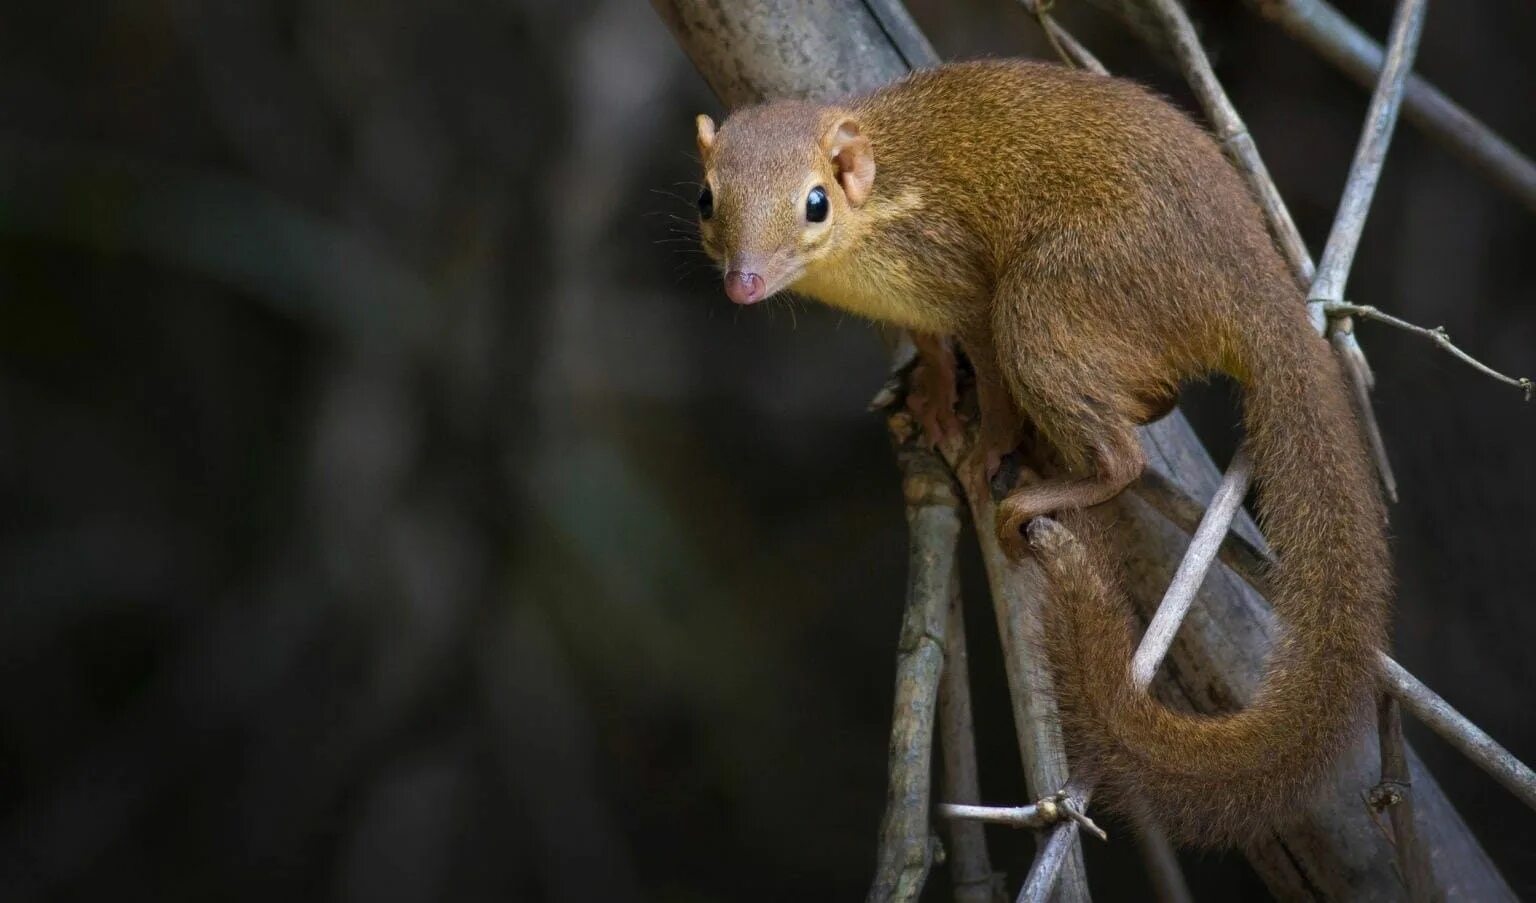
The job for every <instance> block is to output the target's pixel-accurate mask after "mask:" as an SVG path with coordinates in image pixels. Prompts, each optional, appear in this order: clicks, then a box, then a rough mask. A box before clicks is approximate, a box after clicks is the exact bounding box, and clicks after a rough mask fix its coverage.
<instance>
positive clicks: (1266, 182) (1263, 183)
mask: <svg viewBox="0 0 1536 903" xmlns="http://www.w3.org/2000/svg"><path fill="white" fill-rule="evenodd" d="M1146 3H1147V6H1148V7H1149V8H1150V9H1151V10H1152V12H1153V14H1154V15H1156V16H1157V18H1158V20H1159V21H1160V22H1161V23H1162V26H1163V29H1164V31H1166V32H1167V33H1168V37H1169V45H1170V47H1171V48H1172V50H1173V53H1174V56H1175V57H1176V58H1177V59H1178V61H1179V66H1180V67H1181V68H1182V69H1183V70H1184V80H1185V81H1187V82H1188V83H1189V86H1190V88H1192V89H1193V90H1194V92H1195V97H1196V98H1197V99H1198V100H1199V101H1200V108H1201V109H1202V110H1204V111H1205V116H1206V119H1208V120H1210V124H1211V128H1212V129H1213V130H1214V131H1215V133H1216V137H1217V139H1218V140H1219V141H1221V143H1222V146H1223V147H1224V148H1226V151H1227V155H1228V156H1229V157H1231V158H1232V162H1233V163H1234V164H1236V166H1237V168H1238V171H1239V172H1241V173H1242V174H1243V176H1244V178H1246V179H1247V180H1248V184H1249V186H1250V187H1251V188H1252V189H1253V191H1254V193H1255V194H1256V195H1257V196H1258V199H1259V206H1260V207H1262V208H1263V209H1264V215H1265V216H1267V217H1268V218H1269V224H1270V229H1271V231H1272V232H1273V233H1274V236H1275V239H1276V241H1277V242H1279V245H1280V250H1281V251H1282V252H1283V253H1284V254H1285V259H1286V261H1287V262H1288V263H1290V265H1291V271H1292V272H1294V273H1295V274H1296V277H1297V278H1298V279H1299V280H1301V281H1302V282H1307V283H1310V282H1311V281H1312V256H1311V255H1310V254H1308V253H1307V246H1306V244H1305V243H1304V242H1302V240H1301V233H1300V232H1299V231H1297V229H1296V222H1295V220H1293V219H1291V211H1290V210H1289V209H1288V208H1287V207H1286V206H1285V202H1284V201H1282V200H1281V199H1280V190H1279V189H1278V188H1276V187H1275V182H1274V180H1273V179H1271V178H1270V177H1269V170H1268V169H1267V168H1266V167H1265V166H1264V160H1263V159H1262V158H1260V157H1259V149H1258V146H1257V145H1255V144H1254V143H1253V136H1252V135H1250V134H1249V133H1248V126H1247V125H1246V124H1244V123H1243V120H1242V117H1240V116H1238V115H1237V108H1236V107H1234V106H1233V105H1232V101H1231V100H1229V99H1228V98H1227V92H1226V91H1223V90H1222V87H1221V82H1219V81H1217V80H1216V73H1215V71H1214V70H1212V69H1211V61H1210V59H1209V58H1208V57H1207V56H1206V55H1205V50H1204V49H1203V48H1202V47H1201V46H1200V38H1199V36H1198V35H1196V34H1195V27H1194V25H1193V24H1192V23H1191V22H1190V21H1189V16H1188V15H1186V14H1185V12H1184V8H1183V7H1182V6H1180V5H1179V4H1178V3H1177V2H1176V0H1146Z"/></svg>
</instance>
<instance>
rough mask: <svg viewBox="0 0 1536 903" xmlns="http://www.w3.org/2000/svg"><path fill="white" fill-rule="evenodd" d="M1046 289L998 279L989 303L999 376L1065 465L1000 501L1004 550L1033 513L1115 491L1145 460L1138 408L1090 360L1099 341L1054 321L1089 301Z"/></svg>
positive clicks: (1075, 505)
mask: <svg viewBox="0 0 1536 903" xmlns="http://www.w3.org/2000/svg"><path fill="white" fill-rule="evenodd" d="M1054 289H1055V290H1054V291H1038V290H1032V287H1030V286H1028V285H1027V284H1023V283H1021V282H1020V281H1019V280H1017V279H1005V280H1003V281H1002V283H1001V284H1000V285H999V295H998V298H997V300H996V303H995V304H994V305H993V321H992V327H993V335H992V341H993V347H994V352H995V360H996V362H997V364H998V367H999V370H1000V372H1001V374H1002V377H1003V381H1004V383H1005V384H1006V385H1007V387H1008V389H1009V391H1010V392H1011V393H1012V395H1013V396H1014V398H1015V400H1016V402H1017V403H1018V405H1019V406H1020V407H1022V408H1023V410H1024V411H1025V412H1027V413H1028V415H1029V416H1030V418H1031V419H1032V420H1033V421H1034V422H1035V425H1036V426H1037V427H1038V428H1039V429H1040V432H1041V433H1043V434H1044V435H1045V437H1046V438H1047V439H1049V440H1050V441H1051V443H1052V444H1053V445H1055V446H1056V449H1057V450H1058V451H1059V452H1060V453H1061V456H1062V458H1063V459H1064V460H1065V462H1066V464H1067V469H1068V471H1069V474H1068V475H1066V476H1060V477H1054V478H1052V479H1049V480H1045V481H1043V482H1040V483H1036V484H1034V485H1031V486H1026V487H1024V488H1022V489H1019V490H1018V491H1016V492H1014V493H1012V494H1010V495H1009V496H1008V497H1007V498H1005V499H1004V500H1003V501H1001V502H1000V503H998V522H997V529H998V536H999V537H1000V538H1001V539H1002V541H1003V543H1004V544H1005V547H1007V548H1009V549H1011V550H1018V549H1019V548H1020V547H1021V545H1022V536H1021V530H1022V529H1023V528H1024V526H1025V525H1027V524H1028V523H1029V522H1030V521H1031V520H1033V519H1034V518H1036V517H1040V516H1042V515H1047V514H1055V513H1059V512H1064V511H1075V510H1079V509H1082V508H1089V507H1092V506H1094V505H1097V504H1099V503H1100V502H1104V501H1107V500H1109V499H1111V498H1114V497H1115V496H1116V495H1119V494H1120V492H1121V491H1122V490H1124V489H1125V487H1126V486H1128V485H1130V484H1131V483H1132V482H1134V481H1135V480H1136V479H1137V478H1138V477H1140V476H1141V471H1142V469H1143V468H1144V467H1145V466H1146V456H1145V454H1144V453H1143V451H1142V448H1141V440H1140V439H1139V438H1138V437H1137V435H1136V424H1137V422H1138V421H1139V420H1142V419H1145V418H1146V413H1147V412H1145V411H1143V410H1142V409H1143V408H1144V407H1146V405H1145V404H1144V403H1143V402H1141V401H1138V400H1136V398H1135V394H1134V393H1129V392H1123V391H1120V389H1121V386H1120V384H1119V383H1118V382H1117V377H1119V376H1120V375H1121V374H1119V373H1117V372H1116V370H1115V368H1114V366H1111V365H1108V362H1105V363H1100V362H1099V361H1098V360H1096V358H1099V357H1101V355H1102V352H1101V351H1100V349H1101V348H1102V347H1103V346H1102V345H1101V344H1100V343H1099V342H1097V341H1096V340H1095V337H1094V336H1093V335H1085V334H1083V329H1084V328H1085V326H1084V324H1083V322H1082V320H1081V319H1079V320H1077V321H1074V322H1058V321H1056V320H1055V319H1054V318H1057V317H1061V316H1064V312H1071V311H1076V312H1078V313H1080V312H1081V311H1083V310H1092V309H1093V308H1092V306H1091V303H1089V302H1087V301H1085V300H1084V299H1081V298H1077V299H1074V298H1071V297H1065V298H1064V297H1060V294H1061V286H1059V285H1057V286H1055V287H1054ZM1064 340H1065V341H1064ZM1126 364H1127V362H1120V364H1119V366H1121V367H1124V366H1126Z"/></svg>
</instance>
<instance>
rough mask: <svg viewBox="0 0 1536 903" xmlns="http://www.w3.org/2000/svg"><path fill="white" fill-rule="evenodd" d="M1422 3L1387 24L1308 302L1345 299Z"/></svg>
mask: <svg viewBox="0 0 1536 903" xmlns="http://www.w3.org/2000/svg"><path fill="white" fill-rule="evenodd" d="M1427 3H1428V0H1403V2H1401V3H1399V4H1398V7H1397V14H1396V15H1395V16H1394V17H1393V20H1392V38H1391V48H1390V50H1389V51H1388V53H1387V62H1386V65H1385V66H1384V67H1383V68H1382V70H1381V78H1380V80H1379V81H1377V83H1376V90H1375V91H1374V92H1373V93H1372V94H1371V105H1370V107H1368V108H1367V109H1366V111H1365V126H1364V127H1363V128H1362V129H1361V130H1360V143H1359V144H1358V145H1356V147H1355V159H1354V161H1353V162H1352V163H1350V166H1349V181H1347V182H1345V183H1344V196H1343V197H1341V198H1340V199H1339V211H1338V213H1336V214H1334V217H1333V228H1332V230H1330V231H1329V233H1328V243H1327V244H1326V245H1325V246H1324V247H1323V259H1322V260H1321V261H1319V262H1318V265H1317V275H1316V277H1315V278H1313V280H1312V291H1311V294H1310V296H1309V299H1308V303H1311V304H1322V303H1324V302H1328V301H1342V300H1343V299H1344V283H1345V281H1346V280H1347V279H1348V278H1349V269H1350V265H1351V264H1352V263H1354V260H1355V250H1356V249H1357V248H1358V247H1359V246H1360V233H1361V232H1363V231H1365V217H1366V214H1367V213H1369V212H1370V209H1371V199H1372V198H1374V197H1375V196H1376V183H1377V182H1378V181H1380V179H1381V167H1382V165H1383V164H1384V163H1385V162H1386V159H1387V146H1388V145H1389V144H1390V143H1391V141H1392V132H1393V130H1394V129H1395V128H1396V127H1397V111H1398V108H1399V107H1400V106H1401V104H1402V99H1403V85H1404V83H1406V82H1407V80H1408V73H1409V72H1410V71H1411V70H1412V69H1413V57H1414V54H1416V53H1417V52H1418V49H1419V35H1420V34H1421V33H1422V32H1423V30H1424V11H1425V7H1426V6H1427Z"/></svg>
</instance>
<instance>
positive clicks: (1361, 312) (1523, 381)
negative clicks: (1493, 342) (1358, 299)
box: [1323, 301, 1532, 401]
mask: <svg viewBox="0 0 1536 903" xmlns="http://www.w3.org/2000/svg"><path fill="white" fill-rule="evenodd" d="M1323 312H1324V313H1326V314H1328V315H1329V316H1351V317H1364V318H1365V319H1367V320H1376V321H1377V322H1379V323H1386V324H1387V325H1389V326H1396V327H1397V328H1398V329H1401V330H1404V331H1406V332H1411V333H1413V334H1414V335H1420V336H1423V337H1424V338H1426V339H1429V340H1430V341H1431V342H1434V343H1435V344H1436V345H1439V346H1440V347H1441V348H1442V349H1444V350H1445V351H1448V352H1450V354H1451V355H1452V356H1454V357H1455V358H1457V359H1458V360H1460V361H1462V362H1463V363H1465V364H1468V365H1470V366H1471V367H1472V368H1473V369H1475V370H1477V371H1478V372H1479V373H1482V374H1483V375H1485V376H1491V377H1493V378H1494V379H1496V380H1498V381H1499V382H1501V383H1504V384H1505V385H1509V386H1514V387H1515V388H1516V389H1519V390H1520V391H1521V392H1523V393H1525V400H1526V401H1530V400H1531V393H1532V383H1531V380H1530V379H1529V378H1528V377H1524V376H1506V375H1504V374H1503V373H1500V372H1499V371H1497V370H1495V369H1493V368H1492V367H1490V366H1488V365H1487V364H1485V363H1483V362H1482V361H1480V360H1478V359H1477V358H1475V357H1473V356H1472V355H1470V354H1468V353H1466V352H1465V351H1462V350H1461V349H1460V348H1457V347H1456V345H1455V344H1454V343H1452V342H1451V336H1450V334H1449V333H1447V332H1446V331H1445V327H1444V326H1436V327H1435V328H1433V329H1426V328H1425V327H1423V326H1418V325H1415V324H1413V323H1409V322H1408V321H1407V320H1402V319H1399V318H1397V317H1394V316H1392V315H1391V314H1389V313H1387V312H1385V311H1382V310H1380V309H1378V308H1375V307H1372V306H1371V305H1369V304H1350V303H1349V302H1347V301H1329V302H1326V303H1324V304H1323Z"/></svg>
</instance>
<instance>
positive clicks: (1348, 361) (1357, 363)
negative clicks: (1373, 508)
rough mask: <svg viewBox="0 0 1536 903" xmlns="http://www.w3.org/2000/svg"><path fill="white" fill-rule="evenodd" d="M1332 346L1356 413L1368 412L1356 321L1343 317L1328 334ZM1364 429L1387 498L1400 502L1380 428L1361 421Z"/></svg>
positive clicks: (1370, 421)
mask: <svg viewBox="0 0 1536 903" xmlns="http://www.w3.org/2000/svg"><path fill="white" fill-rule="evenodd" d="M1328 339H1329V341H1331V342H1332V343H1333V348H1334V351H1336V352H1338V355H1339V361H1340V362H1341V363H1343V365H1344V368H1345V369H1346V370H1347V371H1349V374H1348V375H1349V387H1350V388H1351V389H1352V390H1354V393H1355V410H1356V411H1365V410H1369V409H1370V406H1371V391H1370V385H1371V382H1372V380H1371V374H1370V372H1369V368H1368V367H1366V364H1365V356H1364V355H1362V354H1354V353H1352V352H1351V350H1350V346H1351V345H1352V344H1353V342H1354V339H1355V327H1354V322H1353V321H1352V320H1349V319H1348V318H1341V319H1340V320H1339V321H1338V322H1337V323H1336V324H1335V327H1334V329H1333V330H1332V331H1331V332H1330V333H1329V335H1328ZM1359 420H1360V423H1361V425H1362V426H1363V427H1364V428H1365V440H1366V442H1368V443H1370V446H1371V454H1372V455H1373V456H1374V457H1375V458H1376V471H1377V473H1379V474H1380V475H1381V489H1382V491H1383V492H1385V493H1386V495H1387V499H1388V500H1389V501H1392V502H1396V501H1397V475H1396V474H1394V473H1393V472H1392V462H1391V459H1389V458H1388V457H1387V443H1386V440H1385V439H1383V438H1382V436H1381V426H1380V425H1379V424H1378V423H1377V422H1376V418H1375V417H1361V418H1359Z"/></svg>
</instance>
